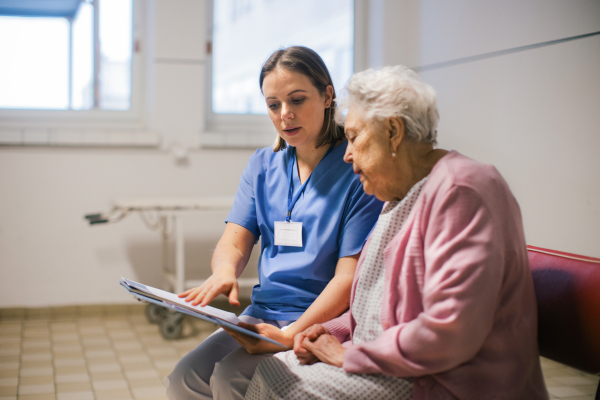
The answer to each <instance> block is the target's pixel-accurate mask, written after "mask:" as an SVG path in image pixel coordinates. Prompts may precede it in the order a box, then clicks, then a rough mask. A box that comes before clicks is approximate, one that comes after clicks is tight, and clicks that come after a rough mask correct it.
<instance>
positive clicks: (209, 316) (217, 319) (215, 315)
mask: <svg viewBox="0 0 600 400" xmlns="http://www.w3.org/2000/svg"><path fill="white" fill-rule="evenodd" d="M119 284H120V285H121V286H123V287H124V288H125V290H127V291H128V292H129V293H131V294H132V295H134V296H135V297H136V298H138V299H139V300H142V301H145V302H148V303H152V304H156V305H158V306H161V307H165V308H168V309H170V310H173V311H176V312H180V313H183V314H186V315H190V316H192V317H195V318H199V319H201V320H204V321H207V322H211V323H213V324H217V325H219V326H222V327H225V328H229V329H232V330H234V331H237V332H240V333H243V334H244V335H248V336H251V337H253V338H256V339H260V340H265V341H267V342H269V343H273V344H275V345H277V346H281V347H283V348H287V346H285V345H283V344H281V343H279V342H277V341H276V340H273V339H270V338H268V337H266V336H263V335H259V334H258V333H256V332H253V331H251V330H248V329H246V328H242V327H241V326H238V325H237V324H238V323H239V322H242V321H241V320H240V319H239V318H238V317H237V316H236V315H235V314H234V313H231V312H228V311H224V310H221V309H219V308H215V307H211V306H204V307H200V306H193V305H191V304H190V303H186V302H185V300H184V299H180V298H179V297H178V296H177V295H176V294H174V293H170V292H166V291H164V290H161V289H157V288H154V287H152V286H148V285H144V284H142V283H139V282H135V281H132V280H130V279H126V278H121V280H120V281H119Z"/></svg>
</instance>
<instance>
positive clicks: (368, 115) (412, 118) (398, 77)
mask: <svg viewBox="0 0 600 400" xmlns="http://www.w3.org/2000/svg"><path fill="white" fill-rule="evenodd" d="M337 104H338V107H337V112H336V121H337V122H338V123H339V124H340V125H343V121H344V119H345V118H344V115H343V114H342V113H343V112H345V111H347V110H348V109H349V108H350V107H353V108H354V109H355V110H356V111H358V112H359V113H361V114H362V117H363V118H364V119H365V120H366V121H368V122H383V121H385V120H387V119H388V118H392V117H399V118H401V119H402V121H403V122H404V130H405V134H406V135H407V137H408V138H409V140H410V141H412V142H417V143H431V144H436V143H437V140H436V139H437V123H438V120H439V118H440V117H439V114H438V111H437V105H436V98H435V91H434V90H433V88H432V87H431V86H429V85H428V84H426V83H423V82H421V80H420V79H419V76H418V75H417V74H416V73H415V72H414V71H413V70H411V69H409V68H407V67H404V66H402V65H397V66H394V67H384V68H382V69H378V70H374V69H368V70H366V71H362V72H357V73H356V74H354V75H352V77H351V78H350V80H349V81H348V83H347V84H346V88H345V90H344V92H343V93H342V96H341V97H340V98H339V99H338V100H337Z"/></svg>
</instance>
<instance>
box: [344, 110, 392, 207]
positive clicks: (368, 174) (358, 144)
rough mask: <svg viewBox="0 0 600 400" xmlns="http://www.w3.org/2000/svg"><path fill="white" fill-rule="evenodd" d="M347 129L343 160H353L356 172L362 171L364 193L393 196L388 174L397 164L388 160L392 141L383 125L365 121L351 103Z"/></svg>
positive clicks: (361, 180)
mask: <svg viewBox="0 0 600 400" xmlns="http://www.w3.org/2000/svg"><path fill="white" fill-rule="evenodd" d="M344 130H345V132H346V138H347V139H348V146H347V147H346V153H345V154H344V161H346V162H347V163H352V169H353V170H354V173H355V174H359V175H360V182H361V183H362V185H363V189H364V191H365V193H366V194H369V195H372V194H374V195H375V197H377V198H378V199H379V200H382V201H389V200H391V199H393V195H392V193H391V189H392V188H391V186H392V182H390V179H389V178H390V175H391V174H390V171H393V169H394V168H393V165H390V163H389V160H390V158H391V157H389V154H390V151H389V144H388V143H387V142H386V137H385V134H384V133H383V130H382V129H381V127H380V126H378V125H377V124H373V123H367V122H365V121H363V120H362V118H361V117H360V114H359V113H358V112H357V110H356V109H354V108H352V107H351V108H350V109H349V110H348V115H347V116H346V123H345V125H344ZM386 156H387V157H386Z"/></svg>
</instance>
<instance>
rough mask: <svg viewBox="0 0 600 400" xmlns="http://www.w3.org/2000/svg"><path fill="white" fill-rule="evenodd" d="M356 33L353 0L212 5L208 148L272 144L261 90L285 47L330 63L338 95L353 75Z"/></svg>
mask: <svg viewBox="0 0 600 400" xmlns="http://www.w3.org/2000/svg"><path fill="white" fill-rule="evenodd" d="M354 27H355V24H354V1H353V0H328V1H322V0H304V1H301V2H296V1H277V0H218V1H217V0H215V1H213V10H212V55H211V59H210V60H209V61H211V62H210V63H209V69H210V71H209V74H208V75H209V77H208V78H209V85H208V88H210V90H208V95H209V96H208V98H207V106H208V107H207V133H206V134H205V135H204V136H205V139H203V142H204V143H207V142H208V144H209V145H211V144H215V145H219V146H220V145H227V143H232V145H244V144H249V145H252V144H256V145H261V146H262V145H268V144H270V143H272V141H273V138H274V135H275V131H274V128H273V127H272V124H271V122H270V121H269V119H268V117H266V114H267V109H266V106H265V102H264V99H263V97H262V95H261V93H260V88H259V87H258V77H259V74H260V69H261V66H262V64H263V63H264V62H265V61H266V59H267V58H268V56H269V55H270V54H271V53H272V52H273V51H275V50H277V49H279V48H281V47H287V46H291V45H302V46H306V47H310V48H311V49H313V50H315V51H316V52H317V53H318V54H319V55H320V56H321V57H322V58H323V60H324V61H325V64H326V65H327V68H328V69H329V72H330V74H331V76H332V80H333V83H334V87H335V88H336V91H339V90H340V89H342V88H343V86H344V84H345V83H346V81H347V80H348V78H349V77H350V75H351V74H352V72H353V70H354V64H355V62H354V61H355V52H354ZM219 136H220V137H219ZM227 136H229V139H227V138H226V137H227ZM234 136H235V138H234V139H232V137H234ZM258 136H260V138H259V139H256V138H257V137H258Z"/></svg>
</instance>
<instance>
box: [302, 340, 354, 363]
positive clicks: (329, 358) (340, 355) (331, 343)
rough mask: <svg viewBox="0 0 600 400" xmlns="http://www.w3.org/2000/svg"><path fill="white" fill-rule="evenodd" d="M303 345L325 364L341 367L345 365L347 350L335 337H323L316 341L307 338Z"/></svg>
mask: <svg viewBox="0 0 600 400" xmlns="http://www.w3.org/2000/svg"><path fill="white" fill-rule="evenodd" d="M302 345H303V346H304V348H306V350H308V351H310V352H311V353H312V354H314V356H315V357H316V358H318V359H319V360H320V361H322V362H324V363H325V364H329V365H333V366H335V367H341V366H342V364H343V363H344V352H345V351H346V349H344V348H343V347H342V344H341V343H340V342H339V341H338V340H337V338H335V337H334V336H331V335H321V336H319V337H318V338H317V340H315V341H311V340H309V339H308V338H305V339H304V341H303V342H302Z"/></svg>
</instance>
